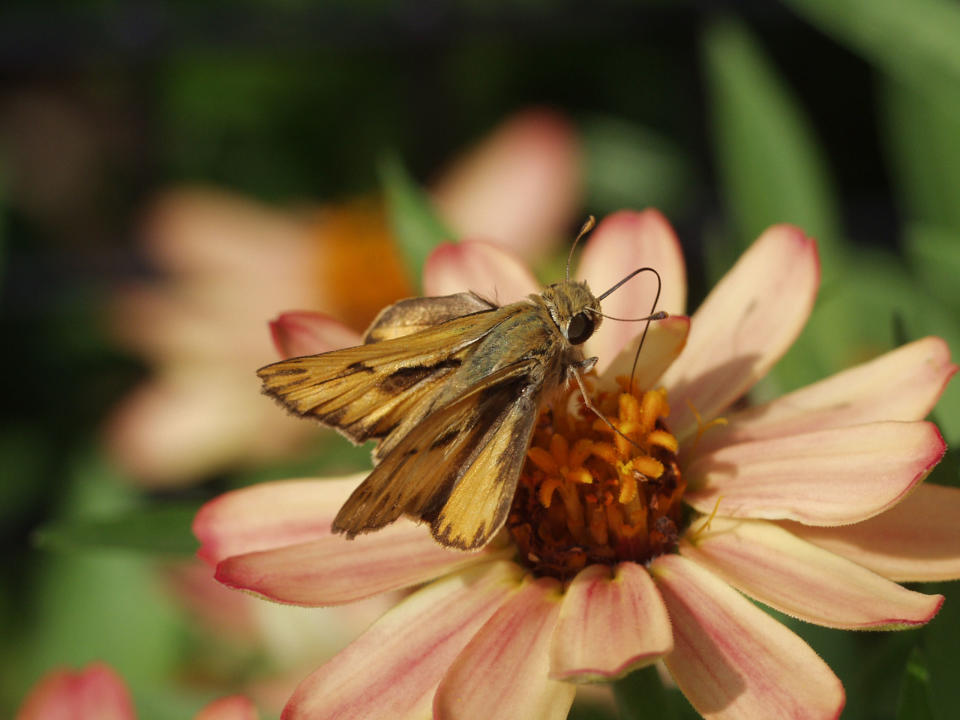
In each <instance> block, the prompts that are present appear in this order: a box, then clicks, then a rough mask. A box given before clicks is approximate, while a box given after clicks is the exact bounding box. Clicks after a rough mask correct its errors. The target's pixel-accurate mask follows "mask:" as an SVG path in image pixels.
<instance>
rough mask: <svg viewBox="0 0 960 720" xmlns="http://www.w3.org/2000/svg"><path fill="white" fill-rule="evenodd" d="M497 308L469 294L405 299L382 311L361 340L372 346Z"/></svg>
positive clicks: (473, 294)
mask: <svg viewBox="0 0 960 720" xmlns="http://www.w3.org/2000/svg"><path fill="white" fill-rule="evenodd" d="M497 307H498V306H497V305H495V304H493V303H492V302H489V301H487V300H484V299H483V298H481V297H480V296H479V295H477V294H475V293H472V292H465V293H457V294H456V295H444V296H441V297H426V298H408V299H406V300H401V301H399V302H396V303H394V304H393V305H390V306H388V307H385V308H384V309H383V310H381V311H380V314H379V315H377V317H376V319H375V320H374V321H373V322H372V323H371V324H370V327H369V328H368V329H367V332H366V333H365V334H364V336H363V341H364V342H365V343H374V342H381V341H383V340H392V339H394V338H398V337H404V336H406V335H412V334H413V333H417V332H421V331H423V330H427V329H429V328H431V327H434V326H436V325H440V324H441V323H445V322H449V321H450V320H454V319H456V318H460V317H463V316H465V315H473V314H474V313H478V312H489V311H491V310H496V309H497Z"/></svg>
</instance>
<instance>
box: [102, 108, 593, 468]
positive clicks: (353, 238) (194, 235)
mask: <svg viewBox="0 0 960 720" xmlns="http://www.w3.org/2000/svg"><path fill="white" fill-rule="evenodd" d="M579 162H580V160H579V150H578V144H577V140H576V137H575V135H574V132H573V129H572V128H571V127H570V125H569V124H568V123H567V122H566V120H564V119H563V118H562V117H560V116H558V115H556V114H555V113H552V112H549V111H546V110H530V111H526V112H522V113H520V114H518V115H515V116H514V117H512V118H510V119H508V120H507V121H506V122H505V123H504V124H503V125H502V126H501V127H499V128H497V129H496V130H494V132H493V133H492V135H491V136H490V137H489V138H487V139H486V140H484V141H483V142H482V143H481V144H480V145H479V146H478V148H477V149H475V150H473V151H471V152H469V153H468V154H467V156H466V158H465V159H464V160H463V161H461V162H458V163H455V164H454V165H453V166H452V167H451V168H450V169H449V171H448V172H446V173H445V174H444V175H443V176H442V177H441V178H440V179H439V181H438V182H437V183H436V185H435V193H436V198H437V203H438V207H439V210H440V213H441V216H442V217H443V218H444V219H445V221H446V222H447V224H448V226H449V227H450V228H451V229H452V230H453V231H454V232H456V233H457V234H458V235H459V236H462V237H487V236H490V237H494V236H496V237H500V238H503V239H504V242H505V243H507V244H509V245H510V247H511V249H512V250H513V251H514V252H518V253H520V254H521V255H522V256H525V257H535V256H539V255H541V254H542V253H543V252H544V250H545V249H546V248H547V247H549V245H550V243H551V242H553V241H555V240H557V239H559V238H560V237H561V236H562V235H565V234H566V232H567V223H568V221H569V220H570V218H571V214H572V213H573V212H575V211H576V207H575V203H576V199H577V196H578V188H579V183H580V167H579ZM142 232H143V236H144V246H145V249H146V251H147V253H148V255H149V257H150V258H151V259H152V260H153V261H154V263H155V264H156V266H157V267H158V269H160V270H161V271H163V272H164V273H165V277H164V278H163V279H161V280H158V281H156V282H152V283H140V284H137V285H134V286H132V287H128V288H126V289H125V290H123V291H122V292H120V293H119V294H118V295H117V297H116V298H115V301H114V304H113V311H112V322H111V324H112V328H113V330H114V334H115V336H116V337H117V338H118V339H119V340H120V342H121V343H122V344H123V345H125V346H126V347H128V348H130V349H131V350H133V351H134V352H136V353H137V354H139V355H140V356H142V357H143V358H144V359H145V360H146V361H147V362H148V363H149V365H150V366H151V370H152V376H151V377H150V378H149V379H148V380H147V381H145V382H144V383H143V384H142V385H140V386H139V387H138V388H136V389H134V391H133V392H132V393H131V394H130V395H129V396H128V397H126V398H125V399H124V400H123V401H122V402H121V403H120V405H119V407H118V408H117V409H116V411H115V413H114V414H113V416H112V417H111V419H110V420H109V422H108V424H107V428H106V439H107V445H108V448H109V450H110V452H111V454H112V456H113V457H114V459H115V460H116V461H117V462H118V463H119V464H120V465H121V467H123V468H124V469H125V470H126V471H127V472H128V473H130V474H131V475H133V476H135V477H136V478H138V479H139V480H140V481H142V482H144V483H147V484H153V485H171V484H179V483H184V482H190V481H191V480H193V479H195V478H197V477H200V476H202V475H204V474H206V473H210V472H214V471H217V470H222V469H225V468H230V467H236V466H241V465H244V464H249V463H251V462H258V461H261V460H263V459H265V458H270V457H276V456H278V455H280V454H283V453H285V452H288V451H290V450H291V449H292V448H294V447H296V446H299V445H300V444H302V442H303V440H304V439H305V438H306V437H309V436H311V433H313V432H315V429H314V428H311V427H310V426H309V425H308V424H306V423H299V422H296V421H294V420H293V419H287V418H281V419H279V420H278V419H277V417H276V410H275V407H274V405H273V403H272V402H270V401H269V400H267V399H265V398H263V397H262V396H261V395H260V392H259V387H258V384H257V382H256V378H255V377H254V376H253V375H251V373H250V369H251V368H255V367H257V366H259V365H262V364H266V363H267V362H270V361H271V360H273V359H275V358H274V356H273V351H272V349H271V347H270V343H269V340H268V338H267V337H266V336H265V334H264V333H263V332H262V328H263V327H264V325H265V323H266V322H267V320H268V319H269V318H271V317H273V316H275V315H276V314H277V313H278V312H280V311H282V310H285V309H287V308H292V307H310V308H314V309H317V310H321V311H323V312H325V313H327V314H329V315H331V316H333V317H336V318H338V319H339V320H341V321H342V322H343V323H345V326H346V327H348V328H352V329H353V330H361V329H363V328H364V327H365V326H366V325H367V324H368V323H369V322H370V321H371V320H372V319H373V317H374V316H375V314H376V313H377V311H379V310H380V309H381V308H382V307H383V306H385V305H387V304H389V303H390V302H393V301H394V300H397V299H399V298H401V297H405V296H409V295H411V294H412V290H411V287H410V285H409V283H408V281H407V279H406V276H405V271H404V269H403V266H402V262H401V260H400V257H399V254H398V251H397V249H396V248H395V247H394V243H393V239H392V237H391V234H390V232H389V229H388V227H387V223H386V219H385V216H384V213H383V210H382V208H381V207H380V206H379V204H378V203H376V202H373V201H366V202H364V201H358V202H354V203H348V204H344V205H340V206H328V207H324V208H321V209H319V210H302V211H299V212H296V211H286V210H280V209H272V208H269V207H266V206H264V205H261V204H259V203H257V202H254V201H252V200H249V199H246V198H242V197H238V196H234V195H230V194H228V193H225V192H221V191H215V190H204V189H199V188H195V189H181V190H177V191H172V192H169V193H167V194H164V195H162V196H161V197H159V198H158V199H157V200H156V202H155V203H154V205H153V207H152V209H151V210H150V212H149V213H148V214H147V216H146V219H145V221H144V224H143V228H142ZM494 233H495V234H496V235H494Z"/></svg>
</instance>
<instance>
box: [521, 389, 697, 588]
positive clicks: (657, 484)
mask: <svg viewBox="0 0 960 720" xmlns="http://www.w3.org/2000/svg"><path fill="white" fill-rule="evenodd" d="M618 382H619V383H620V386H621V390H620V392H600V393H598V394H596V395H595V396H593V397H592V398H591V399H592V402H593V404H594V405H595V406H596V407H597V409H598V410H599V411H600V412H601V413H603V414H604V415H605V416H606V417H607V418H608V419H609V420H610V422H611V424H612V425H613V426H615V427H616V428H617V430H619V431H620V433H622V435H620V434H618V433H616V432H615V431H614V430H613V429H612V428H611V427H610V425H608V424H607V423H605V422H603V421H602V420H601V419H600V418H598V417H597V416H596V415H595V414H593V413H592V412H591V411H589V410H587V409H585V408H584V404H583V401H582V399H580V392H579V390H578V389H577V388H576V386H574V387H572V388H568V389H567V390H566V391H565V393H564V394H563V395H562V396H561V397H560V398H558V400H557V402H556V403H554V404H553V405H550V406H548V407H546V408H545V409H544V410H543V411H542V412H541V414H540V418H539V420H538V422H537V428H536V430H535V431H534V436H533V441H532V443H531V445H530V449H529V450H528V452H527V462H526V465H525V466H524V469H523V472H522V474H521V476H520V483H519V485H518V488H517V493H516V496H515V497H514V501H513V506H512V507H511V509H510V514H509V516H508V519H507V528H508V529H509V531H510V534H511V536H512V537H513V540H514V542H515V543H516V544H517V546H518V547H519V555H520V557H519V560H520V561H521V562H524V563H525V564H526V565H528V566H529V567H531V568H532V569H533V571H534V572H535V573H536V574H538V575H549V576H553V577H558V578H561V579H566V578H569V577H572V576H573V575H574V574H576V573H577V571H579V570H580V569H581V568H583V567H584V566H586V565H588V564H592V563H604V564H608V565H613V564H616V563H618V562H622V561H626V560H630V561H634V562H640V563H643V562H647V561H648V560H650V559H652V558H654V557H656V556H657V555H661V554H663V553H665V552H669V551H671V550H673V548H674V547H675V546H676V543H677V538H678V535H679V526H680V521H681V513H682V506H681V502H680V500H681V498H682V496H683V491H684V488H685V485H684V483H683V480H682V478H681V476H680V469H679V466H678V464H677V449H678V446H677V440H676V438H675V437H674V436H673V435H671V434H670V432H669V430H668V429H667V426H666V422H665V419H666V417H667V416H668V415H669V414H670V406H669V404H668V402H667V393H666V391H665V390H663V389H662V388H660V389H656V390H649V391H646V392H643V391H636V390H634V391H633V392H632V393H631V392H629V391H628V387H629V383H628V382H627V381H626V379H625V378H618ZM626 438H629V440H627V439H626Z"/></svg>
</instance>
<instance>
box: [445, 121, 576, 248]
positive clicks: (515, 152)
mask: <svg viewBox="0 0 960 720" xmlns="http://www.w3.org/2000/svg"><path fill="white" fill-rule="evenodd" d="M580 182H581V168H580V148H579V143H578V140H577V137H576V135H575V133H574V129H573V128H572V127H571V125H570V123H569V122H568V121H567V120H566V118H564V117H563V116H562V115H560V114H558V113H555V112H551V111H549V110H527V111H525V112H522V113H519V114H517V115H514V116H513V117H512V118H510V119H508V120H507V121H506V122H505V123H503V124H502V125H500V126H499V127H498V128H497V129H496V130H495V131H494V132H493V134H491V135H490V136H489V137H488V138H487V139H485V140H484V141H483V142H482V143H481V144H480V145H478V146H477V147H476V149H474V150H473V151H472V152H470V154H468V155H467V156H466V157H463V158H460V159H458V161H457V164H456V166H455V167H454V168H452V169H451V170H450V171H448V172H447V173H445V175H444V177H443V178H442V179H441V181H440V183H439V184H438V185H437V186H436V188H435V191H434V199H435V201H436V203H437V205H438V208H439V210H440V213H441V215H442V216H443V218H444V219H445V220H446V221H447V223H448V224H449V225H450V226H451V227H452V228H453V229H454V230H456V231H457V233H458V235H460V236H461V237H475V238H483V239H488V240H494V241H496V242H498V243H500V244H502V245H503V246H504V247H507V248H509V249H510V250H511V251H513V252H515V253H517V254H519V255H520V256H522V257H524V258H538V257H541V256H543V254H544V253H545V251H546V250H548V249H549V248H550V246H551V245H552V244H554V243H555V242H556V241H558V240H566V239H567V235H566V234H567V232H568V230H569V223H570V221H571V219H572V216H573V213H574V212H575V211H576V207H577V199H578V197H579V194H580Z"/></svg>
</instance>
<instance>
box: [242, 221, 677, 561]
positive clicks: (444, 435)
mask: <svg viewBox="0 0 960 720" xmlns="http://www.w3.org/2000/svg"><path fill="white" fill-rule="evenodd" d="M592 226H593V218H592V217H591V218H590V219H589V220H588V221H587V223H586V224H585V225H584V226H583V229H582V230H581V232H580V234H579V235H578V236H577V239H576V240H575V241H574V246H573V247H572V248H571V251H570V254H571V257H572V254H573V249H574V248H575V247H576V243H577V241H579V240H580V238H581V237H582V236H583V235H584V234H586V233H587V232H588V231H589V230H590V228H592ZM569 265H570V263H569V260H568V262H567V272H566V277H565V278H564V279H563V280H561V281H559V282H556V283H553V284H552V285H549V286H548V287H547V288H545V289H544V290H543V292H542V293H541V294H534V295H530V296H529V297H528V299H527V300H524V301H521V302H516V303H512V304H509V305H504V306H499V305H497V304H496V303H494V302H492V301H490V300H487V299H485V298H482V297H480V296H479V295H477V294H475V293H473V292H463V293H458V294H455V295H447V296H444V297H424V298H411V299H407V300H401V301H399V302H397V303H395V304H393V305H390V306H388V307H387V308H385V309H384V310H382V311H381V312H380V314H379V315H378V316H377V318H376V319H375V320H374V321H373V324H372V325H371V326H370V328H369V329H368V330H367V332H366V334H365V336H364V344H363V345H360V346H358V347H351V348H345V349H342V350H334V351H332V352H326V353H322V354H320V355H310V356H305V357H297V358H291V359H288V360H282V361H280V362H276V363H273V364H271V365H267V366H266V367H263V368H261V369H260V370H258V371H257V374H258V375H259V376H260V379H261V380H262V382H263V391H264V393H266V394H267V395H269V396H272V397H273V398H274V399H276V400H277V401H278V402H279V403H280V404H281V405H283V406H284V407H285V408H287V409H288V410H289V411H291V412H293V413H294V414H296V415H299V416H302V417H307V418H313V419H315V420H318V421H319V422H320V423H322V424H323V425H327V426H329V427H333V428H336V429H337V430H338V431H340V432H341V433H343V434H344V435H346V436H347V437H348V438H349V439H350V440H352V441H353V442H354V443H357V444H359V443H363V442H366V441H368V440H375V441H376V443H377V444H376V446H375V448H374V450H373V459H374V463H375V465H374V468H373V470H372V471H371V473H370V474H369V475H368V476H367V477H366V479H365V480H364V481H363V482H362V483H361V484H360V485H359V486H358V487H357V488H356V490H354V492H353V494H352V495H351V496H350V497H349V499H348V500H347V501H346V503H345V504H344V505H343V507H342V508H341V510H340V512H339V513H338V514H337V516H336V518H335V519H334V521H333V531H334V532H337V533H344V534H345V535H346V536H347V537H348V538H353V537H355V536H356V535H358V534H360V533H366V532H370V531H373V530H377V529H379V528H382V527H384V526H386V525H388V524H390V523H392V522H393V521H395V520H397V519H398V518H399V517H400V516H402V515H407V516H409V517H411V518H413V519H416V520H419V521H422V522H425V523H428V524H429V525H430V529H431V532H432V534H433V536H434V538H435V539H436V540H437V541H438V542H439V543H441V544H442V545H445V546H448V547H451V548H457V549H460V550H476V549H479V548H481V547H483V546H484V545H485V544H486V543H487V542H488V541H489V540H490V539H491V538H492V537H493V536H494V534H495V533H496V532H497V531H498V530H499V529H500V528H501V527H502V526H503V524H504V522H505V521H506V518H507V513H508V512H509V509H510V505H511V503H512V500H513V495H514V492H515V490H516V487H517V481H518V478H519V477H520V473H521V470H522V469H523V465H524V462H525V460H526V455H527V449H528V447H529V444H530V440H531V437H532V435H533V430H534V426H535V424H536V421H537V417H538V415H539V412H540V409H541V407H542V406H543V405H544V403H545V402H547V401H548V400H549V398H550V397H551V395H552V394H553V393H554V391H555V390H557V389H558V388H560V387H561V386H562V385H563V384H564V383H565V382H566V381H568V380H569V379H572V380H574V381H576V382H578V383H579V384H580V389H581V394H582V395H583V398H584V400H585V402H586V405H587V407H588V408H590V409H591V410H593V411H594V412H597V411H596V410H595V408H593V406H592V405H591V404H590V401H589V399H588V397H587V394H586V391H585V389H584V387H583V381H582V378H581V375H582V374H583V373H586V372H589V370H590V369H592V368H593V366H594V364H595V363H596V361H597V358H595V357H594V358H587V357H585V356H584V353H583V349H582V346H583V344H584V343H585V342H586V341H587V339H588V338H589V337H590V336H591V335H592V334H593V333H594V331H595V330H596V329H597V327H599V325H600V322H601V320H602V318H603V317H607V316H604V315H603V313H602V312H601V308H600V302H601V300H603V298H604V297H606V296H607V295H609V294H610V293H611V292H613V291H614V290H616V289H617V288H618V287H619V286H620V285H622V284H623V283H624V282H626V281H627V280H629V279H630V278H632V277H634V276H635V275H637V274H639V273H641V272H644V271H652V272H654V273H655V274H656V271H655V270H653V268H640V269H638V270H635V271H634V272H633V273H631V274H629V275H628V276H627V277H625V278H624V279H623V280H621V281H620V282H619V283H617V284H616V285H614V286H613V287H612V288H610V289H609V290H608V291H607V292H605V293H603V294H602V295H600V296H595V295H594V294H593V293H592V292H591V290H590V288H589V287H588V286H587V284H586V282H580V281H574V280H570V272H569ZM657 279H658V284H659V275H657ZM659 294H660V293H659V287H658V291H657V298H659ZM655 307H656V300H654V308H655ZM664 317H666V313H663V312H660V313H654V314H652V315H650V316H647V317H645V318H634V319H635V320H646V321H647V327H649V323H650V321H651V320H659V319H663V318H664ZM614 319H620V318H614ZM644 333H646V329H645V330H644ZM638 352H639V351H638ZM597 414H598V415H599V416H600V417H601V419H603V420H604V421H605V422H608V423H609V421H608V420H607V419H606V418H605V417H604V416H603V415H600V413H599V412H597ZM614 429H616V428H614Z"/></svg>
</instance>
